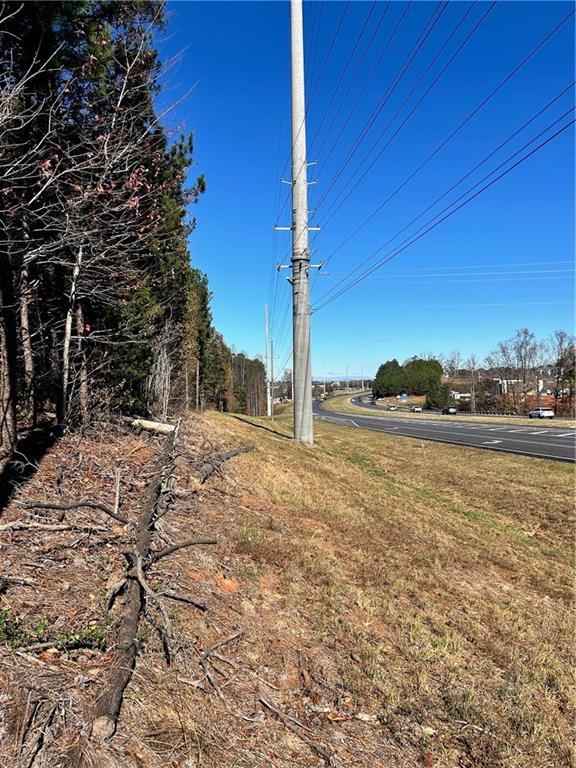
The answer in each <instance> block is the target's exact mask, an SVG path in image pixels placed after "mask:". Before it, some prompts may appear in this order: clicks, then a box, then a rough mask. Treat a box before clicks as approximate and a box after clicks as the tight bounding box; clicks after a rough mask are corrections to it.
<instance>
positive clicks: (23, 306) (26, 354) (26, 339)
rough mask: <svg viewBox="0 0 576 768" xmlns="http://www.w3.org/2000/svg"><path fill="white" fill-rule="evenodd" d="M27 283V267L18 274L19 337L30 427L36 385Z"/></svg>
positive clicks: (34, 420)
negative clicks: (20, 339)
mask: <svg viewBox="0 0 576 768" xmlns="http://www.w3.org/2000/svg"><path fill="white" fill-rule="evenodd" d="M29 290H30V289H29V283H28V267H25V266H24V267H22V272H21V274H20V335H21V338H22V358H23V361H24V386H25V388H26V405H27V407H28V417H29V418H30V421H31V423H32V426H33V427H35V426H36V420H37V404H36V384H35V375H34V355H33V354H32V339H31V337H30V313H29V302H30V293H29Z"/></svg>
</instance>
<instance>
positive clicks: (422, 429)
mask: <svg viewBox="0 0 576 768" xmlns="http://www.w3.org/2000/svg"><path fill="white" fill-rule="evenodd" d="M348 421H351V419H348ZM373 421H374V419H373ZM402 426H403V427H404V430H406V429H409V428H412V429H417V430H419V431H420V432H436V429H432V430H430V429H426V428H425V427H421V426H420V425H419V424H415V425H413V426H412V425H406V426H404V425H402ZM361 429H366V427H361ZM371 429H373V430H374V431H375V432H388V431H390V430H391V429H400V427H387V426H383V427H380V428H379V429H378V428H376V427H371ZM516 431H517V432H524V430H516ZM400 435H403V436H404V437H422V439H423V440H427V439H429V438H426V436H424V435H418V434H416V435H414V434H411V433H406V431H403V432H400ZM458 437H459V438H460V437H475V438H478V437H479V436H478V435H469V434H468V435H467V434H466V433H462V432H459V433H458ZM430 439H432V438H430ZM434 439H435V438H434ZM505 439H506V441H507V442H508V443H524V444H525V445H534V443H535V442H536V441H535V440H519V439H518V438H515V437H507V438H505ZM437 441H438V442H446V441H441V440H439V439H438V440H437ZM448 442H449V441H448ZM537 444H538V445H539V446H545V447H547V448H559V447H560V444H559V443H541V442H539V443H537ZM473 446H474V444H472V447H473ZM530 455H534V456H537V455H538V454H530ZM554 458H557V457H554Z"/></svg>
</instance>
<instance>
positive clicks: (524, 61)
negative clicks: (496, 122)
mask: <svg viewBox="0 0 576 768" xmlns="http://www.w3.org/2000/svg"><path fill="white" fill-rule="evenodd" d="M574 13H575V11H574V10H572V11H571V12H570V13H569V14H568V15H567V16H565V17H564V18H563V19H562V21H560V23H559V24H557V25H556V27H554V29H553V30H552V31H551V32H549V33H548V34H547V35H546V37H545V38H544V39H543V40H541V41H540V42H539V43H538V45H536V46H535V48H533V49H532V50H531V51H530V53H528V55H527V56H525V57H524V58H523V59H522V61H520V63H519V64H517V65H516V66H515V67H514V69H512V71H511V72H510V73H509V74H508V75H507V76H506V77H505V78H504V79H503V80H501V81H500V83H499V84H498V85H497V86H496V87H495V88H493V89H492V90H491V91H490V93H489V94H488V95H487V96H486V97H485V98H484V99H483V100H482V101H481V102H480V104H479V105H478V106H477V107H475V108H474V109H473V110H472V112H470V113H469V114H468V115H467V117H465V118H464V120H462V121H461V122H460V123H459V125H458V126H457V127H456V128H454V130H453V131H451V133H449V134H448V136H447V137H446V138H445V139H444V140H443V141H442V142H440V144H439V145H438V146H437V147H436V148H435V149H434V150H433V151H432V152H431V153H430V154H429V155H428V156H427V157H426V158H425V160H423V161H422V162H421V163H420V164H419V165H418V166H417V167H416V168H415V169H414V170H413V171H412V173H410V175H409V176H408V177H407V178H406V179H405V180H404V181H403V182H402V183H401V184H400V185H399V186H398V187H396V189H395V190H394V191H393V192H391V193H390V195H389V196H388V197H387V198H386V199H385V200H384V201H383V202H382V203H380V205H379V206H378V207H377V208H375V209H374V210H373V211H372V213H371V214H370V215H369V216H367V217H366V218H365V219H364V220H363V221H362V222H361V224H359V225H358V226H357V227H356V229H354V230H353V232H351V233H350V235H348V236H347V237H346V238H345V240H343V241H342V242H341V243H340V245H339V246H338V247H337V248H335V249H334V250H333V251H332V252H331V253H330V254H329V255H328V257H327V258H326V259H325V260H324V263H325V264H326V263H328V261H330V259H332V257H333V256H335V255H336V253H338V252H339V251H340V250H342V248H343V247H344V246H345V245H346V244H347V243H348V242H350V240H351V239H352V238H353V237H355V236H356V235H357V234H358V232H360V230H362V229H363V228H364V227H365V226H366V224H368V222H370V221H371V220H372V219H373V218H374V217H375V216H376V215H377V214H378V213H380V211H381V210H382V209H383V208H384V207H385V206H386V205H387V204H388V203H389V202H390V201H391V200H392V199H393V198H394V197H396V195H397V194H398V193H399V192H400V191H401V190H402V189H404V187H405V186H406V185H407V184H408V183H409V182H410V181H411V180H412V179H413V178H414V177H415V176H416V175H417V174H418V173H419V172H420V171H421V170H422V169H423V168H424V167H425V166H426V165H428V163H429V162H430V161H431V160H432V159H433V158H434V157H436V155H437V154H438V153H439V152H440V151H441V150H442V149H443V148H444V147H445V146H446V145H447V144H448V143H449V142H450V141H452V139H453V138H454V137H455V136H456V135H457V134H458V133H459V132H460V131H461V130H462V129H463V128H464V127H465V126H466V125H467V124H468V123H469V122H470V121H471V120H472V119H473V118H474V117H475V116H476V115H477V114H478V113H479V112H480V110H482V109H483V108H484V107H485V106H486V104H488V103H489V102H490V101H491V100H492V99H493V98H494V96H495V95H496V94H497V93H499V92H500V91H501V90H502V88H503V87H504V86H505V85H506V84H507V83H508V82H509V81H510V80H511V79H512V78H513V77H514V75H516V74H517V73H518V72H519V71H520V70H521V69H522V68H523V67H524V66H525V65H526V64H527V63H528V62H529V61H530V60H531V59H532V58H533V57H534V56H535V55H536V53H537V52H538V51H539V50H540V49H541V48H542V47H543V46H544V45H545V44H546V43H547V42H548V41H549V40H550V39H551V38H552V37H553V36H554V35H555V34H556V32H558V31H559V30H560V29H561V27H562V26H563V25H564V24H565V23H566V22H567V21H568V20H569V19H570V18H571V17H572V16H573V15H574Z"/></svg>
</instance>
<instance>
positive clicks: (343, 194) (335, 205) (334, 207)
mask: <svg viewBox="0 0 576 768" xmlns="http://www.w3.org/2000/svg"><path fill="white" fill-rule="evenodd" d="M495 6H496V0H494V2H492V3H491V4H490V5H489V6H488V8H487V9H486V11H485V12H484V14H483V15H482V16H481V17H480V18H479V19H478V21H477V22H476V24H475V25H474V26H473V27H472V29H471V30H470V32H468V34H467V35H466V37H465V38H464V40H463V41H462V42H461V43H460V45H459V46H458V48H457V49H456V51H455V52H454V53H453V54H452V56H451V57H450V58H449V59H448V61H447V62H446V63H445V64H444V66H443V67H442V69H441V70H440V72H439V73H438V74H437V75H436V77H435V78H434V79H433V80H432V83H431V84H430V85H429V86H428V88H427V89H426V90H425V91H424V93H423V94H422V95H421V96H420V98H419V99H418V101H417V102H416V104H415V105H414V106H413V107H412V109H411V110H410V111H409V112H408V114H407V115H406V117H405V118H404V120H403V121H402V122H401V123H400V125H399V126H398V127H397V129H396V130H395V131H394V133H393V134H392V136H391V137H390V138H389V139H388V141H387V142H386V143H385V144H384V146H383V147H382V148H381V149H380V151H379V152H378V154H377V155H376V156H375V157H374V158H373V159H372V161H371V162H370V163H369V165H368V167H367V168H365V170H364V171H363V172H362V175H361V176H360V178H358V179H357V181H356V182H355V183H354V186H352V187H350V184H351V182H352V181H353V180H354V177H355V176H356V175H357V174H358V173H359V171H360V169H361V167H362V165H363V164H364V163H365V162H366V161H367V160H368V158H369V157H370V155H371V154H372V153H373V152H374V150H375V149H376V148H377V147H378V145H379V144H380V141H381V140H382V139H383V137H384V136H385V135H386V133H387V131H388V129H389V128H390V126H391V125H393V123H394V121H395V120H396V118H397V117H398V115H399V114H400V113H401V112H402V110H403V109H404V107H405V106H406V104H407V103H408V102H409V100H410V99H411V98H412V95H413V94H414V92H415V91H416V90H417V88H418V87H419V86H420V84H421V82H422V81H423V80H424V78H425V77H426V75H427V74H428V72H429V71H430V70H431V69H432V67H433V66H434V64H435V63H436V61H437V60H438V59H439V58H440V56H441V55H442V53H443V52H444V50H445V49H446V47H447V45H448V44H449V43H450V41H451V40H452V38H453V36H454V35H455V34H456V32H457V31H458V29H459V28H460V26H461V25H462V23H463V22H464V21H465V19H466V18H467V17H468V14H469V13H470V11H471V10H472V7H473V6H470V7H469V8H468V10H467V11H466V13H465V14H464V16H463V17H462V18H461V19H460V21H459V22H458V24H457V25H456V27H455V28H454V29H453V30H452V33H451V34H450V35H449V37H448V38H447V40H446V41H445V42H444V44H443V45H442V46H441V48H440V49H439V50H438V53H437V54H436V56H435V57H434V58H433V59H432V61H431V62H430V64H429V65H428V66H427V67H426V69H425V70H424V72H423V73H422V75H421V76H420V78H419V79H418V80H417V82H416V83H415V85H414V86H413V87H412V89H411V90H410V92H409V93H408V95H407V96H406V97H405V99H404V101H403V102H402V104H401V105H400V106H399V107H398V109H397V110H396V112H395V113H394V114H393V115H392V117H391V118H390V120H389V121H388V123H387V124H386V126H385V127H384V128H383V130H382V131H381V132H380V133H379V135H378V136H377V138H376V140H375V141H374V142H373V143H372V146H371V147H370V149H369V150H368V152H367V153H366V154H365V155H364V157H363V158H362V160H361V161H360V163H359V164H358V167H357V168H356V170H355V171H354V173H353V174H352V176H351V177H350V179H349V180H348V182H347V183H346V184H345V185H344V187H343V189H342V190H341V191H340V193H339V195H338V196H337V197H336V199H335V200H334V201H333V202H332V203H331V205H330V207H329V208H328V210H327V211H325V216H326V217H327V218H326V219H324V220H323V226H326V225H327V224H328V223H329V222H330V221H332V219H333V218H334V216H335V215H336V213H337V212H338V211H339V210H340V208H341V207H342V206H343V205H344V203H345V202H346V200H347V199H348V198H349V197H350V196H351V195H352V193H353V192H354V191H355V190H356V189H357V188H358V186H359V185H360V184H361V183H362V181H363V180H364V179H365V178H366V176H367V175H368V173H369V172H370V171H371V170H372V168H373V167H374V166H375V165H376V163H377V162H378V161H379V160H380V158H381V157H382V155H383V154H384V152H385V151H386V150H387V149H388V147H389V146H390V145H391V144H392V142H393V141H394V139H395V138H396V137H397V136H398V134H399V133H400V132H401V130H402V129H403V128H404V126H405V125H406V124H407V123H408V121H409V120H410V119H411V118H412V117H413V115H414V114H415V113H416V112H417V110H418V109H419V108H420V107H421V106H422V104H423V103H424V101H425V100H426V98H427V97H428V96H429V95H430V93H431V92H432V90H433V89H434V88H435V86H436V85H437V84H438V82H439V81H440V80H441V78H442V77H443V76H444V75H445V74H446V72H447V71H448V69H449V68H450V67H451V65H452V64H453V63H454V61H455V60H456V59H457V57H458V56H459V55H460V53H462V51H463V50H464V48H465V47H466V46H467V45H468V43H469V42H470V40H471V39H472V38H473V37H474V35H475V34H476V32H477V31H478V29H479V28H480V26H481V25H482V24H483V23H484V21H485V20H486V19H487V18H488V16H489V14H490V13H491V12H492V11H493V9H494V8H495ZM339 201H340V202H339ZM321 202H322V201H320V203H319V204H318V205H320V204H321Z"/></svg>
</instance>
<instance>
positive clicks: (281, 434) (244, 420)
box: [226, 413, 292, 440]
mask: <svg viewBox="0 0 576 768" xmlns="http://www.w3.org/2000/svg"><path fill="white" fill-rule="evenodd" d="M226 415H227V416H232V418H233V419H237V420H238V421H241V422H242V423H243V424H248V425H249V426H250V427H256V428H257V429H264V430H266V432H271V433H272V434H273V435H278V437H283V438H284V439H285V440H292V435H287V434H286V432H279V431H278V430H277V429H274V428H273V427H270V426H268V425H267V424H258V422H255V421H250V419H248V418H245V417H244V416H238V415H236V414H235V413H227V414H226Z"/></svg>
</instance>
